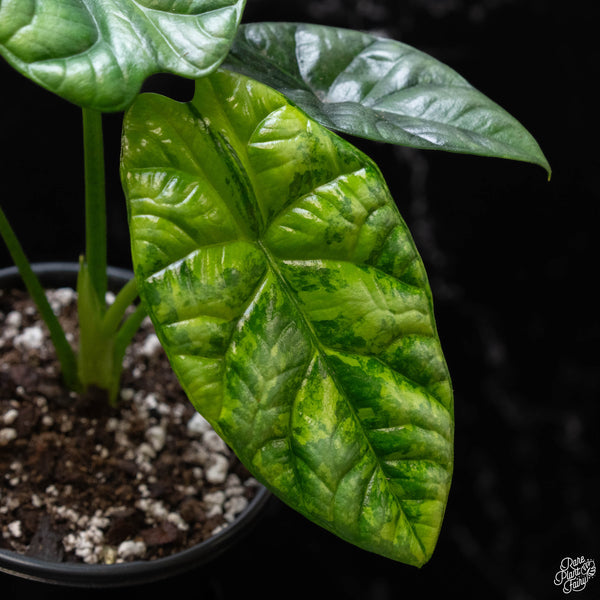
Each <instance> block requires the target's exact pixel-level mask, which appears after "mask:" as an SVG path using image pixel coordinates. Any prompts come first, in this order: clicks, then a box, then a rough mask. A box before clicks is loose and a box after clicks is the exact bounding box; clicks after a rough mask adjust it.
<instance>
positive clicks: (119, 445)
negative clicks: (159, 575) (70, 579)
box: [0, 288, 257, 564]
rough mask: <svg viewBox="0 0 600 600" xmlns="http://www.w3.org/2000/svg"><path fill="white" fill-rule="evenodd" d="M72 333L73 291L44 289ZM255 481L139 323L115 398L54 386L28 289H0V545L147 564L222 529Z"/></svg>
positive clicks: (66, 557)
mask: <svg viewBox="0 0 600 600" xmlns="http://www.w3.org/2000/svg"><path fill="white" fill-rule="evenodd" d="M48 296H49V299H50V301H51V304H52V306H53V309H54V310H55V312H56V313H57V314H58V315H59V318H60V320H61V323H62V324H63V326H64V327H65V328H66V331H67V335H68V336H69V337H70V338H71V339H74V340H76V302H75V300H76V298H75V292H74V291H73V290H71V289H67V288H63V289H59V290H54V291H49V292H48ZM256 489H257V482H256V481H255V480H254V479H253V478H252V477H251V476H250V475H249V473H248V472H247V471H246V470H245V468H244V467H243V465H241V463H239V461H238V460H237V458H236V457H235V455H234V454H233V453H232V452H231V451H230V450H229V448H228V447H227V446H226V445H225V444H224V443H223V441H222V440H221V439H220V438H219V437H218V436H217V434H216V433H215V432H214V431H213V430H212V428H211V427H210V426H209V425H208V423H207V422H206V421H205V420H204V419H202V417H200V415H198V414H197V413H196V412H195V410H194V409H193V407H192V405H191V404H190V402H189V401H188V400H187V398H186V396H185V394H184V393H183V391H182V390H181V387H180V386H179V383H178V381H177V379H176V377H175V376H174V374H173V373H172V371H171V368H170V366H169V364H168V361H167V358H166V356H165V354H164V351H163V350H162V348H161V346H160V344H159V343H158V339H157V338H156V335H155V333H154V330H153V328H152V325H151V323H150V321H149V320H148V319H146V320H145V321H144V323H143V326H142V328H141V329H140V331H139V332H138V334H137V335H136V337H135V339H134V342H133V344H132V345H131V346H130V348H129V349H128V351H127V354H126V357H125V368H124V371H123V378H122V387H121V393H120V399H119V402H118V406H117V407H116V408H113V407H111V406H110V405H109V403H108V401H107V399H106V397H105V396H104V395H103V394H102V393H101V392H99V391H97V390H96V391H94V390H92V391H90V392H88V393H87V394H86V395H85V396H78V395H76V394H74V393H72V392H69V391H68V390H66V389H65V388H64V387H63V386H62V385H61V379H60V371H59V366H58V363H57V361H56V358H55V354H54V350H53V348H52V345H51V344H50V342H49V339H48V336H47V330H46V327H45V325H44V324H43V323H42V322H41V321H40V319H39V316H38V313H37V311H36V309H35V307H34V306H33V304H32V303H31V301H30V300H29V298H28V296H27V295H26V294H25V293H23V292H20V291H12V292H6V291H0V548H8V549H11V550H15V551H18V552H21V553H24V554H26V555H30V556H36V557H41V558H45V559H47V560H54V561H70V562H85V563H88V564H96V563H109V564H110V563H114V562H124V561H130V560H151V559H155V558H159V557H163V556H166V555H169V554H172V553H174V552H177V551H180V550H183V549H185V548H188V547H190V546H193V545H195V544H197V543H199V542H201V541H203V540H205V539H206V538H208V537H210V536H211V535H212V534H213V533H214V532H216V531H218V530H219V529H220V528H223V527H226V526H227V524H228V523H230V522H231V521H232V520H234V519H235V517H236V515H238V514H239V513H240V512H242V511H243V510H244V508H245V507H246V506H247V504H248V502H249V501H250V500H251V498H252V497H253V496H254V494H255V491H256Z"/></svg>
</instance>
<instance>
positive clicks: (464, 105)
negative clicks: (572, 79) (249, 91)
mask: <svg viewBox="0 0 600 600" xmlns="http://www.w3.org/2000/svg"><path fill="white" fill-rule="evenodd" d="M225 66H227V68H231V69H233V70H236V71H238V72H240V73H244V74H246V75H248V76H250V77H252V78H254V79H257V80H259V81H262V82H263V83H266V84H267V85H269V86H271V87H274V88H275V89H278V90H279V91H280V92H282V93H283V94H285V96H287V97H288V98H289V99H291V100H292V101H293V102H295V103H296V104H298V106H300V107H301V108H302V109H303V110H305V111H306V112H307V113H308V114H309V115H310V116H311V117H313V118H314V119H316V120H317V121H319V122H320V123H322V124H323V125H325V126H326V127H329V128H331V129H334V130H337V131H340V132H344V133H348V134H352V135H355V136H359V137H364V138H368V139H373V140H378V141H383V142H392V143H395V144H400V145H405V146H412V147H415V148H424V149H437V150H447V151H450V152H460V153H468V154H477V155H482V156H495V157H501V158H511V159H515V160H521V161H526V162H531V163H534V164H538V165H540V166H542V167H543V168H544V169H546V170H547V171H548V173H549V172H550V167H549V165H548V162H547V161H546V158H545V157H544V155H543V153H542V151H541V150H540V148H539V146H538V144H537V142H536V141H535V140H534V139H533V137H532V136H531V135H530V134H529V133H528V132H527V131H526V130H525V128H524V127H523V126H522V125H521V124H520V123H519V122H518V121H517V120H516V119H514V118H513V117H512V116H510V115H509V114H508V113H507V112H506V111H505V110H503V109H502V108H500V107H499V106H498V105H497V104H495V103H494V102H492V101H491V100H490V99H489V98H487V97H486V96H484V95H483V94H481V93H480V92H478V91H477V90H476V89H475V88H473V87H472V86H471V85H470V84H469V83H468V82H467V81H465V79H464V78H463V77H461V76H460V75H459V74H458V73H456V72H455V71H454V70H452V69H451V68H450V67H448V66H446V65H444V64H443V63H441V62H439V61H438V60H436V59H434V58H433V57H431V56H429V55H427V54H425V53H423V52H420V51H418V50H416V49H414V48H412V47H410V46H408V45H406V44H403V43H401V42H397V41H394V40H390V39H384V38H381V37H377V36H374V35H369V34H365V33H360V32H358V31H351V30H346V29H339V28H332V27H325V26H321V25H308V24H295V23H252V24H247V25H242V26H241V27H240V29H239V31H238V34H237V36H236V39H235V41H234V44H233V46H232V49H231V52H230V54H229V56H228V58H227V61H226V63H225Z"/></svg>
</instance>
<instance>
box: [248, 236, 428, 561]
mask: <svg viewBox="0 0 600 600" xmlns="http://www.w3.org/2000/svg"><path fill="white" fill-rule="evenodd" d="M258 245H259V247H260V248H261V250H262V251H263V252H264V255H265V257H266V259H267V263H268V265H269V268H270V269H271V271H272V273H273V274H274V275H275V277H276V279H277V281H278V282H279V285H280V287H281V289H282V290H283V292H284V293H285V294H286V296H287V297H288V299H289V301H290V302H291V303H292V305H293V306H294V308H295V309H296V312H297V314H298V315H300V319H301V321H302V324H303V325H304V326H305V328H306V331H308V332H309V336H310V338H311V342H312V343H313V345H314V347H315V348H316V350H317V352H318V353H319V355H320V357H321V360H322V361H323V363H324V364H325V366H326V368H327V372H328V374H329V376H330V377H331V378H332V379H333V381H334V384H335V386H336V388H337V389H338V390H340V393H341V395H342V396H343V398H344V400H345V402H346V406H347V407H348V410H349V412H350V414H351V415H352V418H353V419H354V422H355V424H356V425H357V428H358V429H359V430H360V432H361V434H362V436H363V438H364V440H365V443H366V444H367V447H368V448H369V450H370V452H371V453H372V455H373V456H374V457H375V461H376V465H377V468H378V469H379V471H380V473H381V474H382V476H383V478H384V480H385V481H386V485H387V487H388V489H389V491H390V493H391V494H392V496H393V497H394V498H396V500H397V502H398V505H399V507H400V509H401V510H402V513H403V514H404V518H405V519H406V522H407V523H408V525H409V527H410V531H411V533H412V535H413V537H414V539H415V540H416V541H417V543H418V544H419V547H420V548H421V551H422V552H423V555H424V556H427V554H428V553H427V550H426V549H425V547H424V546H423V542H422V541H421V539H420V538H419V536H418V535H417V533H416V531H415V528H414V526H413V523H412V522H411V520H410V519H409V517H408V515H407V514H406V512H405V511H404V508H403V505H402V499H401V498H399V497H398V496H397V495H396V494H395V492H394V490H393V489H392V487H391V486H390V485H389V484H388V483H387V481H388V479H387V478H386V477H385V471H384V469H383V465H382V462H381V460H380V458H379V455H378V454H377V452H376V451H375V449H374V448H373V445H372V444H371V442H370V440H369V437H368V436H367V434H366V433H365V430H364V427H363V426H362V423H361V421H360V419H359V417H358V415H357V414H356V411H355V410H354V407H353V406H352V403H351V402H350V400H349V399H348V396H347V394H346V393H345V390H344V386H343V385H342V384H341V383H340V381H339V380H338V379H337V377H336V374H335V370H334V368H333V367H332V366H331V363H330V361H329V359H328V357H327V352H326V351H325V347H324V346H323V344H322V343H321V340H320V339H319V337H318V336H317V333H316V332H315V330H314V328H313V326H312V323H311V322H310V321H309V320H308V319H307V318H306V317H305V315H304V312H303V311H302V309H301V307H300V305H299V302H298V300H297V298H296V294H295V292H294V290H293V289H292V288H291V287H290V285H289V284H288V282H287V280H286V279H285V277H284V276H283V274H282V273H281V271H280V269H279V266H278V265H277V261H276V259H275V257H274V256H273V255H272V254H271V252H270V250H269V249H268V248H267V247H266V246H265V245H264V244H263V243H262V241H261V240H260V239H259V240H258ZM290 452H293V450H292V449H291V447H290Z"/></svg>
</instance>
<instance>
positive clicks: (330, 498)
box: [122, 71, 453, 565]
mask: <svg viewBox="0 0 600 600" xmlns="http://www.w3.org/2000/svg"><path fill="white" fill-rule="evenodd" d="M150 125H152V127H150ZM140 136H142V138H143V140H145V143H144V144H139V143H135V144H134V143H128V140H134V139H135V140H137V142H139V141H140ZM165 136H166V139H165ZM124 137H125V144H124V152H123V161H122V173H123V181H124V184H125V190H126V193H127V198H128V206H129V214H130V228H131V236H132V249H133V258H134V264H135V270H136V274H137V277H138V281H139V287H140V290H141V294H142V297H143V299H144V301H145V302H146V304H147V306H148V309H149V314H150V316H151V318H152V320H153V322H154V325H155V327H156V330H157V333H158V335H159V337H160V339H161V342H162V343H163V345H164V347H165V349H166V351H167V354H168V355H169V358H170V360H171V362H172V365H173V368H174V369H175V371H176V373H177V374H178V376H179V378H180V381H181V383H182V385H183V387H184V389H185V390H186V392H187V394H188V395H189V397H190V400H191V401H192V403H193V404H194V406H195V407H196V408H197V410H199V411H200V412H201V413H202V414H204V415H205V416H206V418H207V419H208V420H209V421H210V422H211V423H212V424H213V426H214V427H215V429H216V430H217V431H218V433H219V434H220V435H221V436H222V437H223V439H224V440H225V441H226V442H227V443H228V444H229V445H230V446H231V447H232V448H233V450H234V451H235V452H236V454H237V455H238V456H239V457H240V459H241V460H242V461H243V462H244V464H245V465H246V466H247V467H248V468H249V469H250V471H251V472H252V473H253V474H254V475H255V476H256V477H257V478H258V479H259V480H260V481H261V482H263V483H264V484H265V485H266V486H267V487H269V488H270V489H271V490H273V491H274V492H275V493H276V494H277V495H278V496H279V497H281V498H282V499H283V500H284V501H286V502H287V503H288V504H289V505H290V506H292V507H293V508H295V509H296V510H298V511H300V512H301V513H302V514H304V515H306V516H307V517H308V518H309V519H311V520H313V521H314V522H316V523H318V524H320V525H322V526H323V527H325V528H327V529H328V530H330V531H332V532H334V533H335V534H337V535H339V536H340V537H342V538H343V539H345V540H348V541H350V542H352V543H354V544H357V545H359V546H361V547H363V548H365V549H367V550H370V551H373V552H378V553H381V554H383V555H384V556H388V557H390V558H393V559H395V560H399V561H402V562H406V563H409V564H413V565H422V564H423V563H424V562H425V561H426V560H428V558H429V557H430V556H431V553H432V552H433V549H434V547H435V543H436V540H437V536H438V533H439V530H440V527H441V522H442V517H443V514H444V508H445V505H446V500H447V496H448V491H449V487H450V480H451V474H452V462H453V457H452V439H453V416H452V390H451V385H450V379H449V376H448V372H447V368H446V364H445V361H444V357H443V354H442V351H441V348H440V343H439V340H438V337H437V333H436V329H435V322H434V318H433V313H432V301H431V293H430V290H429V287H428V284H427V278H426V275H425V271H424V268H423V265H422V262H421V260H420V258H419V256H418V253H417V251H416V249H415V247H414V243H413V241H412V239H411V237H410V234H409V232H408V230H407V228H406V225H405V223H404V221H403V220H402V218H401V216H400V214H399V213H398V211H397V209H396V206H395V205H394V202H393V201H392V199H391V198H390V195H389V192H388V190H387V187H386V185H385V182H384V181H383V179H382V177H381V175H380V173H379V171H378V169H377V168H376V167H375V166H374V165H373V163H372V162H371V161H370V160H369V159H368V158H367V157H365V156H364V155H363V154H361V153H360V152H359V151H358V150H356V149H355V148H354V147H353V146H351V145H349V144H347V143H346V142H344V141H343V140H341V139H340V138H338V137H336V136H335V135H333V134H331V133H330V132H328V131H327V130H325V129H324V128H323V127H321V126H320V125H318V124H317V123H315V122H314V121H311V120H310V119H309V118H308V117H307V116H306V115H305V114H303V113H302V112H301V111H299V110H298V109H297V108H295V107H293V106H292V105H290V104H289V103H288V102H287V101H286V100H285V99H284V98H283V97H282V96H280V95H279V94H278V93H275V92H273V91H272V90H269V89H268V88H265V87H264V86H262V85H259V84H257V83H256V82H253V81H251V80H248V79H246V78H244V77H242V76H239V75H234V74H231V73H228V72H225V71H224V72H218V73H216V74H215V75H213V76H211V77H209V78H205V79H203V80H201V81H198V82H197V92H196V95H195V97H194V100H193V101H192V103H191V104H190V105H185V104H178V103H176V102H172V101H170V100H167V99H164V98H160V97H156V96H142V97H141V98H140V99H139V100H138V101H137V102H136V103H135V104H134V105H133V107H132V108H131V110H130V111H129V112H128V114H127V116H126V119H125V128H124ZM167 140H168V142H169V143H166V142H167ZM165 145H166V146H168V151H167V150H165V148H164V147H163V146H165ZM180 154H181V155H180Z"/></svg>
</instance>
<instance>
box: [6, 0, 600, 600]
mask: <svg viewBox="0 0 600 600" xmlns="http://www.w3.org/2000/svg"><path fill="white" fill-rule="evenodd" d="M595 4H596V3H595V2H593V1H591V0H590V1H588V2H585V1H583V2H570V3H563V2H554V1H544V0H362V1H361V0H321V1H319V0H305V2H303V3H301V4H300V3H291V2H280V1H279V0H248V5H247V8H246V12H245V16H244V21H246V22H250V21H263V20H291V21H305V22H319V23H324V24H329V25H336V26H341V27H352V28H358V29H366V30H370V31H380V32H384V33H386V34H388V35H390V36H392V37H394V38H396V39H399V40H402V41H404V42H407V43H410V44H412V45H414V46H416V47H418V48H420V49H422V50H425V51H427V52H429V53H431V54H433V55H434V56H436V57H437V58H439V59H441V60H443V61H444V62H446V63H448V64H450V65H451V66H453V67H454V68H455V69H457V70H458V71H459V72H460V73H461V74H463V75H464V76H465V77H466V78H467V79H468V80H469V81H470V82H471V83H472V84H473V85H475V86H476V87H478V88H479V89H480V90H481V91H483V92H484V93H486V94H487V95H489V96H490V97H491V98H493V99H494V100H496V101H497V102H498V103H499V104H501V105H502V106H504V108H506V109H507V110H508V111H509V112H511V113H512V114H513V115H514V116H516V117H517V118H518V119H519V120H520V121H521V122H522V123H523V124H524V125H525V126H526V127H527V128H528V129H529V130H530V131H531V132H532V134H533V135H534V136H535V137H536V139H537V140H538V141H539V143H540V145H541V147H542V148H543V150H544V152H545V153H546V156H547V157H548V159H549V161H550V163H551V165H552V167H553V177H552V180H551V182H549V183H548V182H547V181H546V177H545V174H544V172H543V171H542V170H541V169H540V168H539V167H534V166H531V165H524V164H520V163H514V162H508V161H501V160H495V159H483V158H473V157H466V156H458V155H449V154H444V153H434V152H416V151H411V150H406V149H399V148H394V147H391V146H384V145H381V144H374V143H364V142H360V143H359V145H360V146H361V147H362V148H363V149H364V150H365V151H366V152H367V153H369V154H370V155H371V156H372V157H373V158H375V160H376V161H377V162H378V163H379V165H380V167H381V169H382V171H383V173H384V175H385V176H386V178H387V179H388V183H389V185H390V188H391V190H392V193H393V194H394V197H395V198H396V199H397V203H398V206H399V208H400V211H401V212H402V214H403V216H404V218H405V219H406V221H407V222H408V224H409V226H410V227H411V230H412V232H413V235H414V237H415V240H416V243H417V246H418V247H419V249H420V251H421V253H422V256H423V259H424V262H425V264H426V267H427V269H428V273H429V276H430V281H431V285H432V288H433V293H434V298H435V306H436V316H437V322H438V328H439V332H440V336H441V339H442V343H443V346H444V348H445V352H446V357H447V360H448V363H449V366H450V370H451V374H452V376H453V383H454V388H455V402H456V466H455V476H454V481H453V487H452V490H451V495H450V501H449V504H448V509H447V513H446V518H445V523H444V526H443V530H442V534H441V537H440V540H439V544H438V547H437V549H436V552H435V553H434V556H433V558H432V560H431V561H430V562H429V563H428V564H427V565H426V566H425V567H423V568H422V569H420V570H418V569H414V568H411V567H405V566H404V565H401V564H396V563H393V562H391V561H388V560H386V559H383V558H380V557H377V556H374V555H371V554H368V553H366V552H364V551H361V550H359V549H356V548H354V547H352V546H350V545H347V544H345V543H344V542H341V541H339V540H337V539H336V538H335V537H333V536H331V535H330V534H328V533H326V532H324V531H321V530H320V529H319V528H317V527H316V526H314V525H313V524H311V523H309V522H307V521H306V520H304V519H303V518H302V517H300V516H298V515H296V514H295V513H293V512H292V511H291V510H289V509H288V508H287V507H286V506H284V505H282V504H281V503H279V502H278V501H277V500H273V501H272V502H271V503H270V505H269V508H268V511H267V513H266V515H265V516H264V518H263V519H262V520H261V522H260V524H259V525H258V527H257V528H255V529H254V530H253V531H252V533H251V534H250V536H249V537H248V538H247V539H246V541H245V542H244V543H243V544H242V545H240V546H239V547H238V548H237V549H235V550H234V551H233V552H231V553H229V554H227V555H225V556H222V557H220V558H218V559H217V560H215V561H214V562H213V563H211V564H210V565H209V566H206V567H203V568H199V569H197V570H195V571H192V572H190V573H188V574H186V575H183V576H180V577H177V578H175V579H171V580H168V581H164V582H162V583H159V584H153V585H152V586H151V587H150V588H145V587H143V586H142V587H136V588H132V589H129V588H128V589H124V590H112V591H110V592H101V591H94V590H85V591H83V592H82V591H78V590H69V589H63V588H58V587H55V586H46V585H42V584H37V583H29V582H24V581H21V580H17V579H14V578H12V577H9V576H7V575H0V590H1V591H0V595H1V596H2V598H3V600H4V599H6V600H9V599H11V600H12V599H13V598H21V597H29V595H30V596H31V597H35V598H37V599H42V598H75V597H79V596H80V595H81V594H85V596H86V597H94V598H96V597H98V598H100V597H104V595H105V594H110V595H111V596H113V597H116V596H119V597H126V596H127V597H129V596H131V597H140V598H141V597H142V596H141V594H142V593H146V592H148V591H152V592H154V593H157V594H159V595H160V594H174V593H176V594H180V595H181V597H194V598H203V599H204V598H206V599H213V598H214V599H226V600H230V599H231V600H233V599H234V598H238V597H243V596H245V595H246V594H251V595H256V597H261V598H265V599H268V600H270V599H275V598H277V599H279V598H292V599H295V598H304V597H312V598H316V599H321V598H335V599H340V600H345V599H360V600H363V599H364V600H388V599H390V600H392V599H393V600H395V599H400V598H437V597H439V596H441V595H442V594H456V595H457V596H458V597H462V598H487V599H491V600H494V599H506V600H526V599H536V600H537V599H546V598H561V597H562V596H563V592H562V591H561V590H560V589H559V588H557V587H555V586H554V585H553V578H554V574H555V572H556V571H557V570H558V567H559V563H560V561H561V559H562V558H563V557H565V556H581V555H584V556H585V557H586V558H591V559H594V560H596V561H600V542H599V541H598V533H599V531H598V525H599V523H600V517H599V503H598V496H597V483H598V466H599V464H598V442H597V438H598V436H597V434H596V428H597V424H598V418H599V410H598V402H599V400H600V396H599V391H600V385H599V377H598V343H599V341H600V331H599V323H600V319H599V317H598V312H597V293H596V288H595V285H594V284H595V280H596V278H597V277H598V264H597V258H598V248H597V242H596V239H595V233H596V230H597V226H598V216H599V214H598V213H599V209H598V200H599V194H598V191H597V183H596V177H597V173H598V167H599V166H600V164H599V160H598V157H597V154H596V153H595V152H594V150H595V148H594V145H595V138H597V137H598V134H599V133H600V131H599V128H598V123H597V119H596V118H595V117H594V116H593V114H594V113H593V111H595V110H596V105H597V102H596V100H595V98H594V96H593V94H594V91H593V89H592V88H593V83H592V82H593V81H594V80H595V79H597V77H598V72H599V70H598V64H599V59H600V51H599V50H598V46H597V45H596V42H595V39H594V35H593V33H594V32H593V26H594V23H595V22H597V19H595V18H594V17H597V16H598V14H597V9H596V8H595ZM594 10H596V14H592V13H593V11H594ZM0 71H1V76H2V79H1V80H2V96H1V102H2V112H1V113H0V123H1V129H0V130H1V132H2V134H1V135H2V142H3V143H2V147H3V158H2V163H0V164H1V173H2V197H1V200H0V201H1V202H2V206H3V207H4V209H5V211H6V212H7V214H8V216H9V218H10V219H11V220H12V221H13V224H14V226H15V228H16V229H17V231H18V233H19V235H20V237H21V239H22V241H23V244H24V246H25V248H26V250H27V252H28V254H29V257H30V259H31V260H33V261H39V260H48V259H54V260H76V259H77V256H78V254H79V253H80V252H81V251H82V249H83V244H84V241H83V211H82V206H83V202H81V201H79V200H82V194H83V191H82V178H81V172H82V157H81V141H80V140H81V132H80V114H79V111H78V110H77V109H76V108H74V107H73V106H71V105H68V104H67V103H65V102H64V101H62V100H59V99H57V98H55V97H53V96H52V95H50V94H49V93H47V92H45V91H43V90H41V89H39V88H37V87H36V86H35V85H33V84H32V83H30V82H28V81H27V80H25V79H24V78H23V77H21V76H19V75H18V74H16V73H15V72H13V71H12V70H11V69H10V68H9V67H8V66H7V65H6V64H5V63H2V64H0ZM156 86H159V87H160V86H162V89H168V90H169V91H170V92H171V93H173V94H176V95H179V96H180V97H181V98H182V99H183V98H185V97H187V96H186V95H187V94H189V85H187V84H182V83H178V82H173V81H172V80H171V79H170V78H157V79H155V80H154V81H153V82H152V83H151V84H149V86H148V87H156ZM120 121H121V116H120V115H110V116H108V117H106V119H105V122H106V125H107V138H106V146H107V152H108V155H109V158H108V163H107V169H108V171H109V173H111V174H112V175H114V181H115V183H114V184H111V185H110V186H109V190H108V191H109V199H110V201H109V230H110V235H111V246H110V249H109V261H110V263H111V264H113V265H116V266H122V267H127V266H129V264H130V258H129V249H128V239H127V230H126V225H125V210H124V203H123V199H122V196H121V192H120V189H119V185H118V178H117V177H116V169H117V162H116V161H117V158H118V143H119V126H120ZM8 264H10V260H9V258H8V256H7V254H6V252H5V250H4V248H2V249H0V267H1V266H5V265H8ZM233 567H235V569H236V571H231V568H233ZM578 597H579V598H598V597H600V575H598V576H596V578H595V579H592V580H591V581H590V583H589V584H588V586H587V588H586V590H585V591H584V592H582V593H580V594H579V595H578Z"/></svg>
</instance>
